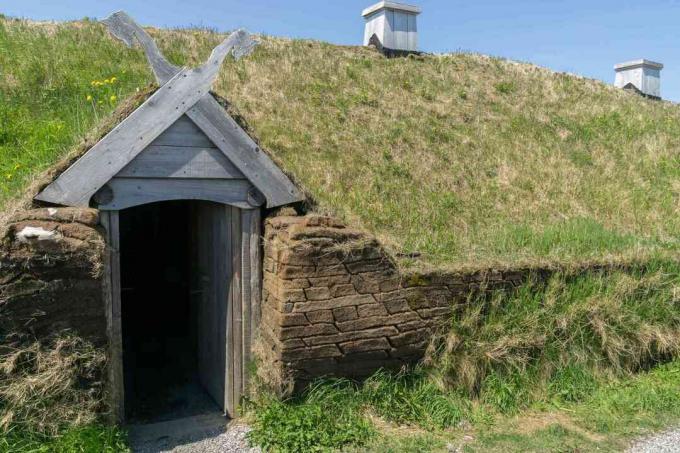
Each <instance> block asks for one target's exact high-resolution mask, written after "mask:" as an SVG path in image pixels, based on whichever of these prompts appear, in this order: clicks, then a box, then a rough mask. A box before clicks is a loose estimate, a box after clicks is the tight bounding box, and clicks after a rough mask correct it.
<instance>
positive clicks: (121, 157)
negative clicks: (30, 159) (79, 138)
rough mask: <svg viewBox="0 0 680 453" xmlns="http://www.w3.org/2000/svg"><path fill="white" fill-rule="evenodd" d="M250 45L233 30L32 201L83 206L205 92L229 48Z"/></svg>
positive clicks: (241, 34)
mask: <svg viewBox="0 0 680 453" xmlns="http://www.w3.org/2000/svg"><path fill="white" fill-rule="evenodd" d="M250 41H252V38H250V35H248V33H246V32H245V31H244V30H239V31H237V32H234V33H232V34H231V36H229V38H227V39H226V40H225V42H223V43H222V44H221V45H220V46H219V50H216V51H215V52H214V53H213V55H212V56H211V58H210V59H209V61H208V62H207V63H206V64H205V65H203V66H201V67H199V68H196V69H190V70H182V71H180V72H179V73H178V74H177V75H176V76H175V77H173V78H172V79H171V80H170V81H168V83H166V84H165V85H163V86H162V87H161V88H159V89H158V91H156V93H154V94H153V95H152V96H151V97H150V98H149V99H148V100H147V101H146V102H145V103H144V104H142V106H141V107H139V108H138V109H137V110H135V111H134V112H133V113H132V114H131V115H130V116H128V117H127V118H126V119H125V120H123V122H121V123H120V124H119V125H118V126H117V127H116V128H115V129H114V130H113V131H111V132H110V133H109V134H107V135H106V136H105V137H104V138H103V139H102V140H100V141H99V142H98V143H97V144H96V145H94V146H93V147H92V148H91V149H90V150H89V151H88V152H87V153H86V154H85V155H84V156H83V157H81V158H80V159H79V160H78V161H77V162H76V163H75V164H73V165H72V166H71V167H69V168H68V169H67V170H66V171H65V172H64V173H62V174H61V175H60V176H59V178H57V180H56V181H54V182H53V183H52V184H50V185H49V186H48V187H47V188H46V189H45V190H44V191H43V192H41V193H40V194H39V195H38V196H37V197H36V199H37V200H40V201H44V202H49V203H54V204H61V205H67V206H88V205H89V202H90V198H91V197H92V195H94V194H95V193H96V192H97V191H98V190H99V189H100V188H101V187H102V186H103V185H104V184H106V183H107V182H108V181H109V180H110V179H111V178H112V177H113V176H114V175H116V174H117V173H118V172H119V171H120V170H122V169H123V167H125V165H127V164H128V163H129V162H130V161H132V159H134V158H135V157H136V156H137V155H138V154H139V153H140V152H141V151H142V150H143V149H144V148H146V147H147V146H148V145H149V144H150V143H151V142H152V141H153V140H154V139H156V138H157V137H158V136H159V135H160V134H161V133H162V132H163V131H164V130H165V129H167V128H168V127H169V126H170V125H171V124H173V123H174V122H175V121H177V120H178V119H179V118H180V117H181V116H182V115H183V114H184V113H185V112H186V111H187V109H189V108H191V106H193V105H194V104H195V103H196V102H197V101H198V100H199V99H200V98H202V97H203V96H205V95H206V93H208V91H209V90H210V86H211V85H212V83H213V81H214V80H215V78H216V77H217V74H218V72H219V68H220V65H221V64H222V61H223V60H224V58H225V57H226V55H227V54H228V52H229V50H230V49H233V48H234V47H235V46H241V45H244V44H247V43H248V42H250ZM208 95H209V94H208ZM211 98H212V97H211Z"/></svg>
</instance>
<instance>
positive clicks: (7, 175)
mask: <svg viewBox="0 0 680 453" xmlns="http://www.w3.org/2000/svg"><path fill="white" fill-rule="evenodd" d="M13 177H14V175H13V174H12V173H7V174H6V175H5V178H7V180H10V179H12V178H13Z"/></svg>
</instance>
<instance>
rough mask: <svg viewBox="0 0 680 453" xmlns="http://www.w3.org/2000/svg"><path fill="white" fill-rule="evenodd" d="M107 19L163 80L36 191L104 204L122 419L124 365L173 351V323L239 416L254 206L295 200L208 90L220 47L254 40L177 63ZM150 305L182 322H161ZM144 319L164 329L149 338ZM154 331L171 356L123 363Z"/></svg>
mask: <svg viewBox="0 0 680 453" xmlns="http://www.w3.org/2000/svg"><path fill="white" fill-rule="evenodd" d="M104 22H105V23H106V24H107V25H108V27H109V30H110V31H111V32H112V34H114V36H116V37H117V38H119V39H121V40H123V41H124V42H126V43H127V44H128V45H132V44H133V43H134V42H139V43H140V44H141V45H142V47H143V48H144V50H145V52H146V54H147V58H148V60H149V62H150V64H151V66H152V69H153V71H154V74H155V75H156V78H157V80H158V81H159V83H160V84H161V87H160V88H159V90H158V91H157V92H156V93H154V94H153V95H152V96H151V97H150V98H149V99H148V100H147V101H146V102H145V103H144V104H142V105H141V106H140V107H139V108H138V109H137V110H135V111H134V112H133V113H132V114H131V115H130V116H129V117H128V118H126V119H125V120H124V121H123V122H122V123H121V124H119V125H118V126H117V127H116V128H115V129H114V130H112V131H111V132H110V133H109V134H107V135H106V136H105V137H104V138H103V139H102V140H100V141H99V142H98V143H97V144H96V145H94V146H93V147H92V148H91V149H90V150H89V151H88V152H87V153H86V154H85V155H83V156H82V157H81V158H80V159H79V160H78V161H77V162H76V163H74V164H73V165H72V166H71V167H69V168H68V169H67V170H66V171H65V172H64V173H62V174H61V175H60V176H59V177H58V178H57V179H56V180H55V181H53V182H52V184H50V185H49V186H47V187H46V188H45V189H44V190H43V191H42V192H41V193H40V194H38V196H36V200H38V201H41V202H44V203H48V204H53V205H62V206H94V207H97V208H98V209H99V210H100V214H101V216H100V217H101V222H102V225H103V227H104V228H105V229H106V234H107V243H108V246H109V254H108V262H107V268H106V273H105V278H104V299H105V301H106V314H107V330H108V338H109V356H110V357H109V367H108V373H109V392H108V393H109V395H110V397H111V408H112V411H113V415H114V417H115V418H116V419H117V420H118V421H120V422H122V421H124V420H125V413H126V407H125V404H126V401H128V402H129V401H130V395H128V398H127V399H126V395H125V393H126V391H129V390H131V389H132V388H133V387H131V386H130V384H129V382H130V379H132V381H133V382H134V376H133V377H132V378H131V377H130V370H132V369H135V370H139V369H140V367H143V366H147V365H148V366H147V368H151V369H153V370H155V371H157V372H158V371H159V369H160V368H162V367H164V366H165V365H166V364H168V363H170V362H173V361H174V360H175V359H177V360H179V359H178V357H179V352H178V351H179V349H181V348H175V349H174V350H173V348H172V347H170V346H167V345H168V344H169V343H168V341H167V340H168V338H169V337H172V336H174V335H176V334H178V333H179V332H183V334H186V336H185V337H182V338H184V342H180V343H178V344H181V345H186V344H187V342H189V343H191V342H192V341H193V342H195V349H194V350H195V357H194V358H193V359H191V357H189V356H188V355H187V356H186V357H185V358H187V357H188V359H187V360H189V361H191V360H194V359H195V360H194V361H195V365H196V366H195V371H196V372H197V374H198V376H199V379H200V384H201V386H202V387H203V388H204V389H205V390H207V392H208V393H209V395H210V396H211V397H212V399H213V400H214V401H215V402H216V403H217V404H218V405H219V407H220V408H221V409H222V410H223V412H224V413H225V414H227V415H229V416H234V415H235V414H236V408H237V407H238V405H239V403H240V400H241V397H242V395H243V394H244V392H245V390H246V388H247V381H248V373H247V365H248V362H249V360H250V354H251V341H252V338H253V332H254V330H255V329H256V328H257V326H258V323H259V307H260V297H261V295H260V293H261V279H262V277H261V270H260V269H261V256H260V241H259V238H260V228H261V224H260V222H261V209H262V208H263V207H268V208H272V207H276V206H282V205H285V204H290V203H295V202H298V201H301V200H302V195H301V193H300V192H299V191H298V189H297V188H296V187H295V185H294V184H293V183H292V182H291V181H290V180H289V179H288V178H287V177H286V175H284V174H283V172H282V171H281V170H280V169H279V168H278V167H277V166H276V165H275V164H274V163H273V162H272V161H271V159H270V158H269V157H268V156H267V155H266V153H264V152H263V151H262V150H261V149H260V148H259V147H258V145H257V144H256V143H255V142H254V141H253V140H252V139H251V138H250V137H249V136H248V135H247V134H246V133H245V131H243V129H241V128H240V127H239V126H238V124H237V123H236V122H235V121H234V120H233V119H232V118H231V117H230V116H229V115H228V113H227V112H226V111H225V110H224V109H223V108H222V106H221V105H220V104H219V103H218V102H217V101H216V100H215V99H214V98H213V96H212V95H211V94H210V91H209V90H210V86H211V85H212V83H213V81H214V79H215V78H216V76H217V74H218V71H219V68H220V66H221V63H222V61H223V59H224V58H225V57H226V56H227V55H228V54H233V55H234V57H237V58H238V57H242V56H245V55H247V54H248V53H249V52H250V51H251V50H252V48H253V47H254V42H253V41H252V39H251V38H250V36H249V35H248V34H247V33H245V32H243V31H238V32H235V33H233V34H232V35H231V36H229V38H227V39H226V40H225V41H224V42H223V43H222V44H220V45H219V46H218V47H217V48H216V49H215V50H214V51H213V53H212V55H211V57H210V59H209V61H208V62H207V63H206V64H205V65H203V66H201V67H199V68H196V69H181V68H177V67H175V66H172V65H170V64H169V63H168V62H167V60H166V59H165V58H164V57H163V56H162V55H161V54H160V52H159V51H158V49H157V47H156V46H155V44H154V43H153V40H151V38H150V37H149V36H148V34H146V32H145V31H144V30H143V29H141V28H140V27H139V26H138V25H137V24H136V23H134V21H133V20H132V19H131V18H130V17H129V16H127V15H126V14H125V13H116V14H114V15H112V16H110V17H109V18H108V19H106V20H105V21H104ZM168 250H170V251H171V252H172V253H166V251H168ZM145 271H146V274H147V277H148V278H147V279H146V280H145V279H144V278H143V276H142V275H141V274H143V273H145ZM149 280H150V281H149ZM154 285H155V286H154ZM154 288H157V289H158V291H156V292H154ZM157 293H161V294H162V295H163V296H164V297H160V298H159V297H157ZM182 294H185V295H186V297H185V298H183V297H181V295H182ZM164 301H165V302H168V304H166V305H164V304H163V302H164ZM154 310H155V312H154ZM154 313H157V314H158V315H160V314H162V313H165V315H166V319H167V320H168V321H169V322H170V321H172V322H177V324H176V326H177V328H176V329H167V328H166V327H167V326H163V325H162V323H157V322H156V321H157V318H159V317H161V316H154ZM182 313H184V315H185V317H184V318H182ZM145 322H148V323H149V324H144V323H145ZM154 322H156V324H154ZM152 327H153V328H157V329H158V330H157V331H154V332H156V334H155V335H153V336H149V332H151V331H153V329H152ZM131 332H132V333H131ZM140 339H141V340H140ZM158 341H160V342H165V343H164V344H166V347H165V349H164V351H165V352H166V353H168V355H167V357H166V358H164V359H163V360H161V361H160V362H159V363H155V364H151V363H150V362H152V361H153V360H156V359H158V358H159V356H158V355H157V354H156V355H154V354H151V355H149V358H148V360H147V361H146V362H145V361H144V360H143V361H141V365H140V363H137V362H135V363H133V362H132V361H131V360H132V359H133V355H135V356H136V357H137V356H139V355H143V353H144V351H142V350H141V349H140V348H141V347H142V346H146V345H148V344H150V343H152V342H158ZM135 348H137V349H135ZM131 351H132V352H134V354H133V353H132V352H131ZM140 351H141V352H140ZM173 352H178V353H177V354H173ZM130 364H132V365H130ZM126 365H128V366H127V370H126ZM126 371H127V374H126ZM158 376H159V379H160V378H162V377H166V376H167V373H159V374H158ZM126 377H127V381H128V382H127V385H126ZM142 393H143V392H142Z"/></svg>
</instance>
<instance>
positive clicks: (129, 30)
mask: <svg viewBox="0 0 680 453" xmlns="http://www.w3.org/2000/svg"><path fill="white" fill-rule="evenodd" d="M102 23H104V24H106V25H107V26H108V28H109V31H110V32H111V33H112V34H113V35H114V36H115V37H116V38H118V39H120V40H121V41H123V42H124V43H125V44H126V45H127V46H128V47H132V46H133V45H134V41H135V39H136V40H137V41H138V42H139V43H140V44H141V46H142V48H143V49H144V52H145V53H146V58H147V60H148V61H149V64H150V65H151V69H152V70H153V72H154V74H155V76H156V80H158V83H159V84H161V85H162V84H164V83H166V82H167V81H168V80H170V79H171V78H172V77H173V76H174V75H175V74H176V73H177V72H178V71H179V70H180V69H179V68H177V67H176V66H174V65H172V64H170V63H169V62H168V61H167V60H166V58H165V57H164V56H163V54H162V53H161V52H160V51H159V50H158V47H157V46H156V44H155V42H154V41H153V39H151V37H150V36H149V35H148V33H147V32H146V31H145V30H144V29H143V28H142V27H140V26H139V25H138V24H137V23H136V22H135V21H134V20H133V19H132V17H130V16H129V15H128V14H126V13H125V12H123V11H119V12H117V13H114V14H112V15H111V16H109V17H108V18H106V19H104V20H103V21H102ZM226 43H227V41H226V40H225V41H224V42H222V44H220V45H219V46H218V47H216V48H215V49H214V50H213V53H212V55H211V56H210V60H212V59H214V58H216V57H219V56H220V55H221V54H223V56H222V58H224V56H226V55H227V54H229V52H232V53H233V55H234V58H236V59H237V60H238V59H239V58H243V57H244V56H246V55H249V54H250V53H251V52H252V51H253V49H254V48H255V46H256V45H257V42H256V41H255V40H254V39H252V38H250V39H245V40H243V41H241V42H239V43H237V44H235V45H234V46H233V48H232V49H229V48H227V46H226ZM173 71H174V72H173Z"/></svg>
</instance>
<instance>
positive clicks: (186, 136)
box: [150, 115, 215, 148]
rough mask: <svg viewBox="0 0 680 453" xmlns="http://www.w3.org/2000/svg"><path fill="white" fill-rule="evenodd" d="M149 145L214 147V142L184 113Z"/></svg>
mask: <svg viewBox="0 0 680 453" xmlns="http://www.w3.org/2000/svg"><path fill="white" fill-rule="evenodd" d="M150 146H191V147H198V148H214V147H215V144H214V143H213V142H212V141H211V140H210V139H209V138H208V136H207V135H205V134H204V133H203V131H201V130H200V129H199V128H198V126H196V123H194V122H193V121H191V120H190V119H189V117H188V116H186V115H184V116H182V117H181V118H180V119H178V120H177V121H175V122H174V123H173V124H172V125H171V126H170V127H169V128H167V129H166V130H165V131H164V132H163V133H162V134H161V135H159V136H158V138H157V139H156V140H154V141H153V142H151V145H150Z"/></svg>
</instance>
